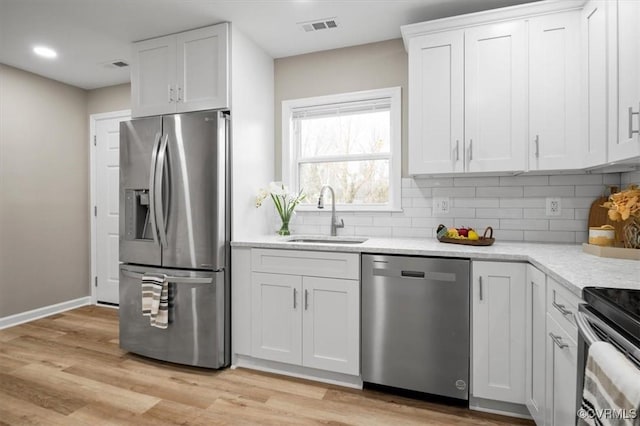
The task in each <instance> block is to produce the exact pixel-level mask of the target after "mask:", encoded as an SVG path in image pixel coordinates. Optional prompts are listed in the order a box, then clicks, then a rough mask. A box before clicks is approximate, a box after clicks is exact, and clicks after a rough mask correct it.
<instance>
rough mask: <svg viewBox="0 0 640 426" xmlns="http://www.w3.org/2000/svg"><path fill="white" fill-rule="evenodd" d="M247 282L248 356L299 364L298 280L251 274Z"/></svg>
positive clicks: (289, 276)
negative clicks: (250, 350)
mask: <svg viewBox="0 0 640 426" xmlns="http://www.w3.org/2000/svg"><path fill="white" fill-rule="evenodd" d="M251 281H252V285H251V286H252V289H251V304H252V312H251V329H252V332H251V347H252V355H253V356H254V357H256V358H262V359H268V360H271V361H279V362H286V363H289V364H300V363H302V345H301V341H302V310H301V309H300V292H301V291H302V277H300V276H297V275H282V274H262V273H257V272H254V273H252V274H251Z"/></svg>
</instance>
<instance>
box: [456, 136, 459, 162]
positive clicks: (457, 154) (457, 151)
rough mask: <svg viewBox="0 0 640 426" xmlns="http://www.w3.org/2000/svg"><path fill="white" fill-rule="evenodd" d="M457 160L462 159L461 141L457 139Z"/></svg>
mask: <svg viewBox="0 0 640 426" xmlns="http://www.w3.org/2000/svg"><path fill="white" fill-rule="evenodd" d="M456 161H460V141H459V140H456Z"/></svg>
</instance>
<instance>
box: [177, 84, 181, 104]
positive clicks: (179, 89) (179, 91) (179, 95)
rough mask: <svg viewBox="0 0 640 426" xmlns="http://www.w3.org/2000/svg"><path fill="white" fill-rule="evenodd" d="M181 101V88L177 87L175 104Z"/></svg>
mask: <svg viewBox="0 0 640 426" xmlns="http://www.w3.org/2000/svg"><path fill="white" fill-rule="evenodd" d="M181 101H182V87H180V86H178V99H176V102H181Z"/></svg>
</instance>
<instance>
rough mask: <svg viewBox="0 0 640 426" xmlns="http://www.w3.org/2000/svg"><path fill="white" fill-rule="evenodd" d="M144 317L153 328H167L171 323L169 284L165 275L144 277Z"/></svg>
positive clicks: (148, 274)
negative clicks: (147, 318) (146, 317)
mask: <svg viewBox="0 0 640 426" xmlns="http://www.w3.org/2000/svg"><path fill="white" fill-rule="evenodd" d="M142 315H144V316H148V317H149V324H150V325H151V326H152V327H157V328H167V326H168V323H169V321H168V320H169V283H168V282H167V276H166V275H164V274H154V273H146V274H144V275H143V276H142Z"/></svg>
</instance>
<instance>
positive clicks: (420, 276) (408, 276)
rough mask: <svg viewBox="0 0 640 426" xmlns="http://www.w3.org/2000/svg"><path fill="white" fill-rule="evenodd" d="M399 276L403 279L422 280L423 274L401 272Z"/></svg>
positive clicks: (419, 272) (418, 272)
mask: <svg viewBox="0 0 640 426" xmlns="http://www.w3.org/2000/svg"><path fill="white" fill-rule="evenodd" d="M400 275H401V276H403V277H405V278H424V272H421V271H402V272H400Z"/></svg>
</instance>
